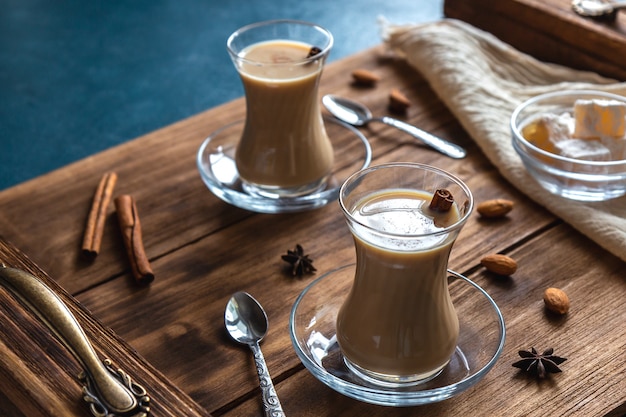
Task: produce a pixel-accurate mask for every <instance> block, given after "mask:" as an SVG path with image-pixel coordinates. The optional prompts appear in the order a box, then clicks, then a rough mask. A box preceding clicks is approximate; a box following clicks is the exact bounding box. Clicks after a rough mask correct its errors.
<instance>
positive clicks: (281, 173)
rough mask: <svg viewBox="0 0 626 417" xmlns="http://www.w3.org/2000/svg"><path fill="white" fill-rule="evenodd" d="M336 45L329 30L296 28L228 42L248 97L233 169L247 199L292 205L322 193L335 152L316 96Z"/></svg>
mask: <svg viewBox="0 0 626 417" xmlns="http://www.w3.org/2000/svg"><path fill="white" fill-rule="evenodd" d="M332 44H333V37H332V35H331V33H330V32H329V31H327V30H326V29H324V28H322V27H320V26H317V25H314V24H311V23H307V22H300V21H292V20H273V21H267V22H261V23H255V24H252V25H249V26H245V27H243V28H241V29H239V30H237V31H236V32H234V33H233V34H232V35H231V36H230V37H229V38H228V41H227V48H228V52H229V54H230V56H231V58H232V60H233V63H234V64H235V67H236V68H237V71H238V72H239V75H240V77H241V80H242V83H243V86H244V90H245V96H246V121H245V127H244V130H243V133H242V136H241V140H240V142H239V144H238V146H237V150H236V154H235V163H236V165H237V170H238V171H239V175H240V177H241V179H242V181H243V185H244V189H245V190H246V191H247V192H249V193H251V194H256V195H261V196H265V197H270V198H280V197H295V196H300V195H306V194H310V193H312V192H314V191H316V190H318V189H320V188H321V187H323V186H324V185H325V182H326V180H327V178H328V177H329V175H330V173H331V170H332V167H333V147H332V144H331V142H330V140H329V138H328V135H327V134H326V130H325V128H324V122H323V119H322V113H321V109H320V104H319V97H318V89H319V80H320V77H321V74H322V69H323V67H324V63H325V61H326V57H327V56H328V54H329V52H330V49H331V47H332Z"/></svg>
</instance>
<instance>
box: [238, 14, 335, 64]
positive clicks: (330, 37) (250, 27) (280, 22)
mask: <svg viewBox="0 0 626 417" xmlns="http://www.w3.org/2000/svg"><path fill="white" fill-rule="evenodd" d="M288 24H291V25H297V26H305V27H309V28H311V29H315V30H317V31H318V32H319V33H320V34H323V35H325V36H326V37H327V39H328V40H327V42H326V45H324V46H323V47H320V46H319V45H313V46H317V47H319V48H320V49H321V52H319V53H318V54H316V55H314V56H311V57H305V58H303V59H302V60H300V61H291V62H286V63H268V62H259V61H255V60H250V59H246V58H244V57H242V56H240V55H239V53H237V51H235V50H234V49H233V47H232V44H233V42H234V41H235V39H236V38H237V37H238V36H239V35H241V34H242V33H244V32H248V31H250V30H254V29H257V28H261V27H265V26H272V25H288ZM333 44H334V38H333V34H332V33H331V32H330V31H329V30H328V29H326V28H324V27H323V26H320V25H317V24H315V23H311V22H306V21H304V20H293V19H274V20H265V21H262V22H256V23H251V24H249V25H246V26H242V27H240V28H239V29H237V30H236V31H234V32H233V33H232V34H231V35H230V36H229V37H228V39H227V40H226V49H227V50H228V53H229V54H230V55H231V57H233V59H236V60H237V61H241V62H245V63H250V64H256V65H272V66H277V67H280V66H285V65H289V66H293V65H303V64H308V63H310V62H314V61H316V60H318V59H320V58H325V57H326V56H327V55H328V54H329V53H330V50H331V49H332V47H333Z"/></svg>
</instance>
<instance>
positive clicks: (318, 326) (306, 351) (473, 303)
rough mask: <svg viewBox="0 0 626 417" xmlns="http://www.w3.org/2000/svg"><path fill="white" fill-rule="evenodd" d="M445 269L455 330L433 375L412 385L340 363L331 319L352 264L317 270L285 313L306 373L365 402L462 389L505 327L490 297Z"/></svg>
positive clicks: (404, 403) (424, 398)
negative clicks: (452, 344) (447, 354)
mask: <svg viewBox="0 0 626 417" xmlns="http://www.w3.org/2000/svg"><path fill="white" fill-rule="evenodd" d="M448 272H449V278H448V282H449V289H450V295H451V297H452V301H453V303H454V307H455V309H456V310H457V314H458V316H459V326H460V334H459V340H458V344H457V348H456V351H455V353H454V354H453V355H452V358H451V359H450V362H449V363H448V365H446V367H445V368H444V369H443V370H442V371H441V373H440V374H439V375H437V376H436V377H435V378H433V379H430V380H428V381H426V382H423V383H421V384H417V385H416V384H411V383H408V384H406V385H404V386H386V385H380V384H376V383H372V382H369V381H367V380H365V379H363V378H361V377H360V376H359V375H357V374H355V373H353V372H352V371H351V369H350V368H348V367H347V366H346V364H345V362H344V360H343V355H342V354H341V350H340V348H339V345H338V344H337V338H336V335H335V332H336V331H335V321H336V319H337V313H338V312H339V308H340V307H341V305H342V304H343V300H344V298H345V297H346V295H347V294H348V292H349V291H350V287H351V286H352V281H353V279H354V273H355V265H354V264H351V265H346V266H343V267H340V268H337V269H335V270H333V271H331V272H329V273H327V274H325V275H322V276H321V277H319V278H317V279H316V280H315V281H313V282H312V283H311V284H309V286H308V287H307V288H305V289H304V291H302V293H301V294H300V296H299V297H298V298H297V300H296V302H295V303H294V305H293V308H292V310H291V316H290V319H289V331H290V335H291V341H292V344H293V346H294V349H295V351H296V354H297V355H298V357H299V358H300V360H301V361H302V363H303V364H304V366H305V367H306V368H307V369H308V370H309V371H310V372H311V374H313V376H315V377H316V378H317V379H318V380H320V381H321V382H323V383H324V384H326V385H327V386H328V387H330V388H332V389H333V390H335V391H337V392H339V393H341V394H343V395H346V396H348V397H351V398H354V399H356V400H359V401H363V402H367V403H370V404H377V405H384V406H392V407H409V406H415V405H421V404H429V403H434V402H439V401H443V400H446V399H448V398H451V397H453V396H455V395H458V394H460V393H462V392H463V391H465V390H466V389H468V388H470V387H471V386H473V385H475V384H476V383H477V382H478V381H480V380H481V379H482V378H483V377H484V376H485V375H486V374H487V372H489V370H490V369H491V368H492V367H493V366H494V365H495V363H496V361H497V360H498V358H499V357H500V354H501V353H502V349H503V348H504V340H505V334H506V330H505V325H504V319H503V318H502V314H501V313H500V310H499V308H498V306H497V305H496V303H495V302H494V301H493V299H491V297H490V296H489V295H488V294H487V293H486V292H485V291H484V290H483V289H482V288H480V287H479V286H478V285H476V284H475V283H473V282H472V281H470V280H469V279H467V278H465V277H464V276H463V275H460V274H458V273H456V272H453V271H448Z"/></svg>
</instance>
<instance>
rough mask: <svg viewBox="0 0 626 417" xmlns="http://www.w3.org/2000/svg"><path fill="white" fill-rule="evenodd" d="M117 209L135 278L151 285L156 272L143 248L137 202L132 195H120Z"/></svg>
mask: <svg viewBox="0 0 626 417" xmlns="http://www.w3.org/2000/svg"><path fill="white" fill-rule="evenodd" d="M115 208H116V210H117V219H118V221H119V224H120V229H121V231H122V237H123V239H124V246H125V247H126V253H127V255H128V260H129V261H130V266H131V269H132V273H133V276H134V277H135V280H136V281H137V282H138V283H140V284H149V283H150V282H152V281H153V280H154V272H153V271H152V267H151V266H150V261H149V260H148V257H147V256H146V252H145V249H144V247H143V239H142V236H141V223H140V222H139V214H138V212H137V206H136V204H135V201H134V200H133V198H132V197H131V196H130V195H120V196H119V197H116V198H115Z"/></svg>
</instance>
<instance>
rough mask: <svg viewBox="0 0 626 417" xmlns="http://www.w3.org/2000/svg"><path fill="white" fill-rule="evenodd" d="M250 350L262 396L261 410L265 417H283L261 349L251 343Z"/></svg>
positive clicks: (256, 344)
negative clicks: (263, 411)
mask: <svg viewBox="0 0 626 417" xmlns="http://www.w3.org/2000/svg"><path fill="white" fill-rule="evenodd" d="M250 349H251V350H252V353H253V355H254V362H256V372H257V375H259V384H260V385H261V392H262V394H263V410H265V416H266V417H285V413H284V412H283V407H282V406H281V405H280V400H279V399H278V395H276V390H275V389H274V384H273V383H272V378H271V377H270V372H269V370H268V369H267V364H266V363H265V358H264V357H263V353H262V352H261V348H260V347H259V344H258V343H251V344H250Z"/></svg>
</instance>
